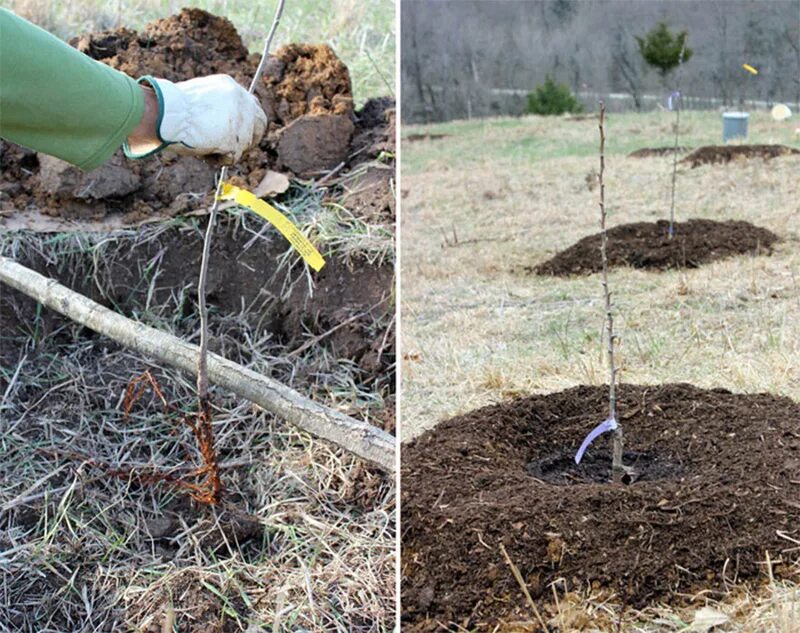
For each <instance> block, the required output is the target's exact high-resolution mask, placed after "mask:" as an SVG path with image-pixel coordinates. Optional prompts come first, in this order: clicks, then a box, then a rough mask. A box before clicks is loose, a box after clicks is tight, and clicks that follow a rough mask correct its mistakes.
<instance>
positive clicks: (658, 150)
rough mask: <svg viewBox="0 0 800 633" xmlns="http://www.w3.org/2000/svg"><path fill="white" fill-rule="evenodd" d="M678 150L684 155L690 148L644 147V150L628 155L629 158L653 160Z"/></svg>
mask: <svg viewBox="0 0 800 633" xmlns="http://www.w3.org/2000/svg"><path fill="white" fill-rule="evenodd" d="M676 149H677V150H678V152H679V153H683V152H685V151H687V150H688V149H689V148H688V147H678V148H675V147H643V148H642V149H637V150H636V151H635V152H631V153H630V154H628V158H651V157H653V156H666V155H668V154H672V153H673V152H674V151H675V150H676Z"/></svg>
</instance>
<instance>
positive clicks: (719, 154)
mask: <svg viewBox="0 0 800 633" xmlns="http://www.w3.org/2000/svg"><path fill="white" fill-rule="evenodd" d="M790 154H800V149H795V148H793V147H787V146H786V145H708V146H706V147H700V148H698V149H696V150H695V151H693V152H692V153H691V154H689V155H688V156H687V157H686V158H684V159H683V160H681V162H682V163H691V165H692V169H694V168H695V167H699V166H700V165H713V164H718V163H729V162H731V161H733V160H747V159H749V158H762V159H764V160H769V159H771V158H777V157H778V156H788V155H790Z"/></svg>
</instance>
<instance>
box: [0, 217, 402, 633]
mask: <svg viewBox="0 0 800 633" xmlns="http://www.w3.org/2000/svg"><path fill="white" fill-rule="evenodd" d="M165 227H166V225H164V224H162V225H152V226H148V227H146V228H143V229H140V230H138V231H132V230H131V231H122V232H119V233H114V234H94V235H92V234H80V233H75V234H69V235H67V234H61V235H55V236H48V235H37V234H33V233H25V232H22V233H17V234H8V233H7V234H4V235H2V236H1V237H2V240H0V251H1V252H3V254H6V255H10V256H13V257H15V258H16V259H19V260H20V261H24V260H26V259H28V258H30V257H34V256H36V255H37V254H39V255H42V256H44V257H46V258H47V259H48V260H49V261H50V262H51V263H53V264H55V265H56V266H58V267H59V268H61V269H62V270H66V271H70V272H71V273H72V274H73V275H74V279H75V280H76V281H79V280H83V279H89V280H93V281H95V282H97V284H98V286H99V287H100V288H102V289H103V292H104V293H105V294H106V295H107V296H108V297H113V296H115V294H116V295H117V296H119V295H118V293H117V291H116V289H115V287H114V279H113V278H111V277H110V276H109V275H108V271H109V270H110V263H111V261H112V260H113V258H115V257H118V256H120V255H121V254H122V253H125V252H128V251H130V250H133V249H135V248H136V247H137V245H142V243H143V242H146V241H147V240H151V239H156V238H157V237H158V235H159V234H160V233H161V232H163V231H164V230H165ZM182 230H197V229H196V228H194V229H193V228H191V227H190V226H186V227H184V228H183V229H182ZM240 230H247V228H246V226H244V225H242V226H241V227H240ZM252 239H254V240H258V239H267V238H265V237H263V236H259V235H258V233H257V232H253V237H252ZM159 261H160V260H159V259H158V258H154V259H153V260H151V261H142V260H140V261H139V262H138V265H139V267H140V270H139V277H140V278H141V279H142V286H141V287H140V288H138V289H137V296H138V297H140V299H141V303H140V307H139V309H138V310H135V311H134V312H138V315H139V318H140V319H142V320H144V321H146V322H147V323H149V324H151V325H154V326H155V327H158V328H160V329H162V330H165V331H169V332H172V333H175V334H177V335H180V336H183V337H184V338H186V339H187V340H192V338H193V337H194V336H195V335H196V332H197V319H196V317H195V316H194V315H193V314H189V315H187V316H181V315H182V314H183V313H184V312H185V311H184V310H182V309H181V306H182V305H183V304H184V303H185V302H186V301H188V300H190V299H189V298H188V295H190V294H191V292H192V290H191V288H190V287H188V282H189V280H187V287H186V288H177V287H176V288H174V289H173V296H172V298H171V299H170V300H169V301H166V302H160V303H156V302H154V301H151V299H150V298H151V297H153V296H155V294H154V292H155V288H156V287H158V286H159V285H160V283H161V282H160V281H159V277H160V272H159ZM4 292H5V291H4ZM268 309H269V307H268V306H250V307H249V308H245V307H243V308H242V311H241V313H239V314H230V315H219V314H215V315H213V316H212V321H211V332H212V340H213V341H214V343H215V345H216V346H218V351H219V352H220V353H222V354H223V355H225V356H226V357H228V358H231V359H232V360H234V361H237V362H240V363H242V364H244V365H246V366H248V367H251V368H253V369H255V370H256V371H260V372H263V373H265V374H269V375H271V376H272V377H274V378H276V379H278V380H281V381H282V382H284V383H286V384H289V385H291V386H293V387H294V388H295V389H298V390H300V391H302V392H304V393H306V394H308V395H310V396H311V397H314V398H317V399H319V400H321V401H324V402H327V403H330V404H332V405H334V406H336V407H338V408H340V409H341V410H344V411H347V412H349V413H355V414H358V415H366V416H368V417H369V418H372V417H373V416H377V415H381V413H382V411H383V409H384V407H385V402H384V399H385V398H386V397H388V396H389V394H390V393H391V391H392V386H391V385H390V384H389V379H388V377H387V379H386V380H383V381H382V380H377V381H376V380H374V379H373V378H372V377H370V376H367V375H365V374H364V373H363V372H362V371H361V370H360V369H359V368H358V367H357V366H355V365H354V364H353V363H351V362H349V361H345V360H341V359H338V358H334V357H332V356H331V354H330V353H329V352H328V351H327V350H326V349H325V348H324V346H313V347H310V348H309V349H307V350H306V351H305V352H304V353H302V354H300V355H298V356H296V357H289V356H288V355H287V352H288V351H289V350H287V349H285V348H284V347H283V346H281V345H279V344H278V343H277V342H276V341H275V339H274V337H273V336H272V334H271V333H270V332H269V330H268V329H266V328H265V327H262V326H261V325H260V324H259V318H257V317H258V316H260V315H262V313H263V311H265V310H267V311H268ZM253 310H256V314H253V313H252V311H253ZM18 316H19V323H20V324H22V325H21V326H20V327H21V329H22V330H26V331H25V332H20V331H19V329H18V328H15V329H14V330H9V329H7V328H5V327H4V329H3V331H2V334H0V336H2V337H3V339H5V342H7V341H9V340H10V338H12V337H13V338H15V339H16V349H17V350H18V354H19V357H18V359H16V362H15V363H13V364H11V365H10V366H4V367H2V368H0V385H2V389H0V392H2V393H0V398H1V401H0V456H2V459H0V480H2V481H3V482H4V484H3V486H2V489H0V576H2V579H1V580H0V623H1V625H0V630H2V631H5V630H9V631H26V632H28V631H30V632H36V633H45V632H51V631H52V632H56V631H58V632H59V633H62V632H65V631H126V630H136V631H161V630H162V625H163V623H164V621H165V619H168V618H171V617H174V626H173V627H171V628H169V627H168V628H166V629H164V630H174V631H196V630H203V631H209V632H210V631H226V632H227V631H245V630H246V631H249V632H250V633H254V632H256V631H267V630H292V631H299V630H304V629H305V630H326V631H341V632H343V633H344V632H347V631H363V632H372V631H388V630H391V629H392V628H393V625H394V580H395V563H394V548H395V529H394V483H393V481H392V479H391V478H390V477H387V476H386V475H383V474H380V473H378V472H376V471H374V470H372V469H369V468H365V467H364V465H363V463H361V462H360V461H359V460H358V459H356V458H352V457H349V456H348V455H347V454H346V453H344V452H343V451H341V450H338V449H334V448H332V447H331V446H330V445H328V444H324V443H321V442H318V441H316V440H314V439H313V438H312V437H310V436H309V435H307V434H305V433H302V432H298V431H297V430H295V429H294V428H292V427H289V426H287V425H286V424H285V423H284V422H282V421H281V420H277V419H275V418H274V417H273V416H272V415H270V414H268V413H265V412H264V411H261V410H259V409H257V408H255V407H253V405H250V404H249V403H246V402H241V401H238V400H237V399H235V398H232V397H231V396H230V395H229V394H227V393H225V392H224V391H220V390H212V398H213V403H214V407H215V411H214V430H215V433H216V439H217V441H216V444H217V447H218V451H219V458H220V462H221V468H222V475H223V483H224V485H225V486H226V495H225V502H224V503H223V504H221V505H219V506H217V507H198V506H196V505H194V504H192V503H191V502H190V501H189V500H188V498H187V497H186V496H185V495H182V494H179V493H178V492H176V491H175V490H173V489H170V487H169V486H168V485H166V484H159V485H156V486H149V485H144V486H143V485H142V484H141V483H140V482H139V481H138V479H137V477H136V476H134V475H131V476H129V477H114V476H111V475H109V473H108V471H107V469H105V468H102V467H98V465H99V464H109V465H112V466H114V467H122V468H130V469H133V470H134V471H135V472H147V471H148V470H151V469H158V470H159V471H170V472H172V473H173V474H175V475H182V474H184V475H185V474H186V473H187V472H188V471H190V470H191V469H192V468H193V467H195V466H197V465H199V464H200V459H199V455H198V454H197V452H196V450H195V448H194V441H193V438H192V436H191V431H190V430H189V429H187V428H185V427H184V426H181V425H180V424H179V423H178V421H179V419H180V414H181V412H186V411H191V410H193V409H194V407H196V396H195V388H194V382H193V380H192V379H191V378H190V377H188V376H186V375H183V374H181V373H179V372H175V371H172V370H163V369H159V368H152V369H153V372H154V374H155V376H156V378H157V380H158V383H159V385H160V386H161V388H162V389H163V391H164V393H165V395H166V397H167V399H168V400H169V401H170V402H171V403H173V404H174V405H175V411H174V412H173V413H171V414H165V413H164V410H163V407H162V405H161V403H160V401H159V400H158V399H157V398H155V397H153V398H151V397H150V394H149V393H148V394H147V395H146V396H145V397H144V398H142V399H141V400H140V401H139V402H137V404H136V405H135V406H134V407H133V409H132V411H131V415H130V417H129V418H127V419H126V417H125V415H124V411H123V409H124V403H123V400H124V394H125V390H126V385H127V384H128V381H129V380H130V379H131V378H132V377H134V376H136V375H137V374H140V373H141V372H142V371H143V370H144V369H145V368H147V367H148V363H147V360H146V359H144V358H142V357H140V356H139V355H137V354H134V353H131V352H129V351H127V350H125V349H123V348H120V347H119V346H117V345H115V344H113V343H111V342H109V341H108V340H106V339H104V338H102V337H98V336H95V335H91V334H90V333H88V332H87V331H86V330H83V329H82V328H79V327H78V326H75V325H74V324H70V323H65V322H63V321H60V320H53V319H52V317H48V316H47V315H45V314H43V313H42V312H41V310H38V311H37V310H33V309H32V304H31V305H26V306H21V307H20V312H19V315H18ZM5 318H9V319H10V318H12V315H10V314H6V315H5ZM383 325H384V326H385V324H383ZM6 349H8V348H6ZM170 614H171V615H170ZM204 627H205V628H204ZM273 627H275V628H273Z"/></svg>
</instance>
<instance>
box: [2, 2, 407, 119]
mask: <svg viewBox="0 0 800 633" xmlns="http://www.w3.org/2000/svg"><path fill="white" fill-rule="evenodd" d="M276 4H277V3H276V2H275V1H274V0H273V1H271V2H255V1H253V0H246V1H244V2H234V1H233V0H231V1H229V0H195V1H194V2H184V1H182V0H125V1H122V0H116V1H113V0H112V1H111V2H104V1H102V0H82V1H81V2H66V1H65V0H0V6H5V7H7V8H9V9H11V10H12V11H15V12H16V13H18V14H19V15H21V16H22V17H24V18H26V19H28V20H30V21H32V22H33V23H34V24H38V25H39V26H41V27H42V28H44V29H46V30H48V31H50V32H51V33H53V34H55V35H57V36H58V37H61V38H64V39H68V38H70V37H72V36H74V35H75V34H77V33H83V32H87V31H99V30H105V29H113V28H116V27H117V26H120V25H122V26H126V27H128V28H132V29H136V30H139V29H141V28H142V27H143V26H144V25H145V24H146V23H147V22H150V21H151V20H156V19H158V18H164V17H167V16H169V15H172V14H174V13H177V12H178V11H180V10H181V8H183V7H184V6H196V7H200V8H202V9H205V10H207V11H210V12H212V13H215V14H218V15H223V16H225V17H227V18H228V19H230V20H231V21H232V22H233V24H234V25H235V26H236V29H237V30H238V31H239V34H240V35H241V36H242V39H243V40H244V42H245V44H246V45H247V46H248V47H249V48H250V50H251V51H254V52H256V51H261V49H262V48H263V45H264V38H265V37H266V34H267V31H268V30H269V27H270V24H271V23H272V15H273V11H274V10H275V6H276ZM289 42H312V43H315V42H326V43H328V44H330V45H331V46H332V47H333V49H334V50H335V51H336V54H337V55H338V56H339V57H340V58H341V59H342V61H344V63H345V64H347V66H348V68H349V69H350V77H351V80H352V82H353V94H354V97H355V100H356V103H357V104H361V103H363V102H364V101H365V100H366V99H367V98H368V97H374V96H376V95H386V94H393V93H394V82H395V74H394V66H395V3H394V2H393V1H392V0H333V1H332V2H330V1H327V0H288V1H287V2H286V8H285V9H284V13H283V19H282V20H281V28H280V29H279V30H278V32H277V33H276V35H275V41H274V42H273V50H274V49H276V48H277V47H278V46H280V45H282V44H287V43H289Z"/></svg>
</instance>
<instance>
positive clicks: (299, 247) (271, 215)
mask: <svg viewBox="0 0 800 633" xmlns="http://www.w3.org/2000/svg"><path fill="white" fill-rule="evenodd" d="M220 199H221V200H233V201H234V202H236V203H237V204H240V205H242V206H243V207H247V208H248V209H250V210H251V211H252V212H253V213H256V214H258V215H260V216H261V217H262V218H264V219H265V220H266V221H267V222H269V223H270V224H272V226H274V227H275V228H276V229H278V230H279V231H280V232H281V234H282V235H283V236H284V237H285V238H286V239H287V240H289V243H290V244H291V245H292V246H293V247H294V249H295V250H296V251H297V252H298V253H300V256H301V257H302V258H303V260H304V261H305V262H306V263H307V264H308V265H309V266H311V268H313V269H314V270H316V271H317V272H319V271H320V270H321V269H322V267H323V266H324V265H325V260H324V259H322V255H320V254H319V251H318V250H317V249H316V248H314V245H313V244H312V243H311V242H309V241H308V238H307V237H306V236H305V235H303V233H302V232H301V231H300V229H298V228H297V227H296V226H295V225H294V224H292V221H291V220H290V219H289V218H287V217H286V216H285V215H283V213H281V212H280V211H278V210H277V209H276V208H275V207H273V206H272V205H269V204H267V203H266V202H264V201H263V200H261V199H260V198H256V196H254V195H253V194H252V193H250V192H249V191H246V190H244V189H240V188H239V187H236V186H234V185H230V184H228V183H227V182H226V183H224V184H223V185H222V195H221V196H220Z"/></svg>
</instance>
